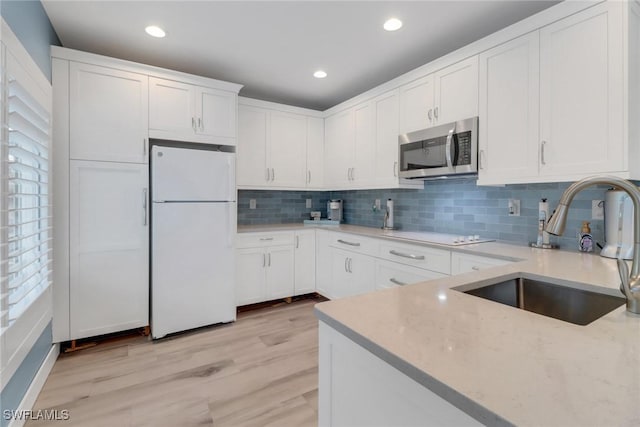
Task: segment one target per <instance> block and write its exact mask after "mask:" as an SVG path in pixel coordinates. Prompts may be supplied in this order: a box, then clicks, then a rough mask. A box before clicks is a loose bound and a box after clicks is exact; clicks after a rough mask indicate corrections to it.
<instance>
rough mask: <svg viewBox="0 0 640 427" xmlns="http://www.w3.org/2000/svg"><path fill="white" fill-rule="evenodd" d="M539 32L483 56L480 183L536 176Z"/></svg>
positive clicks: (502, 181)
mask: <svg viewBox="0 0 640 427" xmlns="http://www.w3.org/2000/svg"><path fill="white" fill-rule="evenodd" d="M539 52H540V50H539V33H538V32H537V31H535V32H533V33H530V34H526V35H524V36H522V37H519V38H517V39H515V40H511V41H510V42H507V43H505V44H502V45H500V46H498V47H495V48H493V49H490V50H488V51H486V52H484V53H483V54H481V55H480V123H481V126H480V135H479V141H478V144H479V148H480V153H479V165H478V166H479V183H483V184H484V183H487V184H492V183H495V184H498V183H508V182H517V181H519V180H521V179H522V178H526V177H536V176H538V126H539V106H540V104H539V81H540V79H539V71H540V64H539Z"/></svg>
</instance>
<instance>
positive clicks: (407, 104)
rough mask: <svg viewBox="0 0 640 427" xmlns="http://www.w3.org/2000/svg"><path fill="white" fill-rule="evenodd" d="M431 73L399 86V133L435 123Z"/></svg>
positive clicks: (423, 127) (424, 127)
mask: <svg viewBox="0 0 640 427" xmlns="http://www.w3.org/2000/svg"><path fill="white" fill-rule="evenodd" d="M433 85H434V80H433V74H430V75H428V76H426V77H423V78H421V79H418V80H416V81H414V82H411V83H409V84H407V85H405V86H402V87H401V88H400V133H407V132H413V131H415V130H420V129H426V128H428V127H431V126H433V125H434V124H435V121H434V120H435V119H434V115H433V106H434V99H433V96H434V88H433Z"/></svg>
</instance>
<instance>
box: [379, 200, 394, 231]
mask: <svg viewBox="0 0 640 427" xmlns="http://www.w3.org/2000/svg"><path fill="white" fill-rule="evenodd" d="M382 229H383V230H397V229H398V228H397V227H394V226H393V200H391V199H387V206H386V210H385V213H384V219H383V221H382Z"/></svg>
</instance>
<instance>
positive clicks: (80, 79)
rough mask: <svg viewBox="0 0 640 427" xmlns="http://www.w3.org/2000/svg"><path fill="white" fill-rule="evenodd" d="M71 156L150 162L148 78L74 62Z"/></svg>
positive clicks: (72, 70) (70, 87)
mask: <svg viewBox="0 0 640 427" xmlns="http://www.w3.org/2000/svg"><path fill="white" fill-rule="evenodd" d="M69 72H70V76H69V112H70V116H69V120H70V123H69V124H70V126H69V129H70V132H69V140H70V141H69V143H70V148H69V150H70V153H69V157H70V158H72V159H78V160H103V161H114V162H131V163H146V162H147V148H148V142H147V136H148V124H147V120H148V116H149V113H148V109H149V104H148V98H149V97H148V81H147V76H143V75H141V74H135V73H129V72H125V71H119V70H114V69H112V68H104V67H98V66H95V65H88V64H80V63H76V62H71V63H70V66H69Z"/></svg>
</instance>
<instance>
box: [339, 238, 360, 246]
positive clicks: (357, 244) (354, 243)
mask: <svg viewBox="0 0 640 427" xmlns="http://www.w3.org/2000/svg"><path fill="white" fill-rule="evenodd" d="M338 243H342V244H343V245H349V246H360V243H357V242H347V241H346V240H342V239H338Z"/></svg>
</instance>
